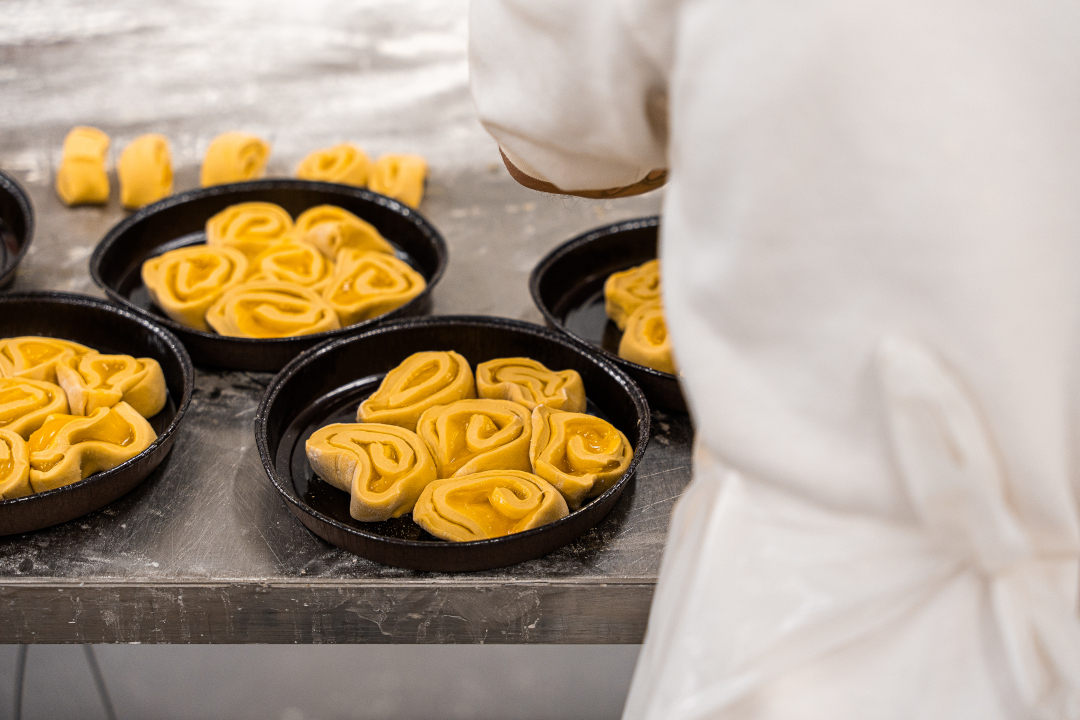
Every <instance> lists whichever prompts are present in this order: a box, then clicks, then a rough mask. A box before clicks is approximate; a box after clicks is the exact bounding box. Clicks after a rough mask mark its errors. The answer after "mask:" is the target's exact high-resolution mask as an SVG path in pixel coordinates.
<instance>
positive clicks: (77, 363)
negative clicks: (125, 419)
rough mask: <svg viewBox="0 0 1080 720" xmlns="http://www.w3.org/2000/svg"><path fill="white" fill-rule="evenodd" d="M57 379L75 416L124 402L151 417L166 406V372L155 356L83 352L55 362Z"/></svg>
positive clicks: (144, 415) (143, 414)
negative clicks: (163, 371) (143, 356)
mask: <svg viewBox="0 0 1080 720" xmlns="http://www.w3.org/2000/svg"><path fill="white" fill-rule="evenodd" d="M56 382H57V384H58V385H59V386H60V387H62V388H63V389H64V393H65V394H66V395H67V400H68V407H69V408H70V410H71V412H72V413H73V414H75V415H89V414H91V413H92V412H94V410H97V409H98V408H101V407H105V408H109V407H112V406H113V405H116V404H117V403H119V402H125V403H127V404H128V405H130V406H131V407H133V408H134V409H135V411H136V412H137V413H139V414H140V415H142V416H143V417H146V418H150V417H153V416H155V415H157V414H158V413H159V412H161V409H162V408H163V407H165V400H166V390H165V375H164V374H163V373H162V372H161V365H160V364H159V363H158V361H157V360H155V359H153V358H135V357H132V356H131V355H101V354H100V353H95V354H93V355H83V356H81V357H77V358H76V357H72V358H68V359H66V360H63V361H61V362H59V363H57V365H56Z"/></svg>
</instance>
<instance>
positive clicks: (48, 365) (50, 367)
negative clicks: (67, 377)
mask: <svg viewBox="0 0 1080 720" xmlns="http://www.w3.org/2000/svg"><path fill="white" fill-rule="evenodd" d="M96 352H97V350H94V349H92V348H88V347H86V346H85V345H80V344H78V343H73V342H68V341H67V340H57V339H56V338H48V337H37V336H23V337H14V338H4V339H2V340H0V377H13V378H28V379H30V380H44V381H46V382H51V383H55V382H56V363H57V362H59V361H60V360H64V359H66V358H69V357H73V356H75V355H86V354H89V353H96Z"/></svg>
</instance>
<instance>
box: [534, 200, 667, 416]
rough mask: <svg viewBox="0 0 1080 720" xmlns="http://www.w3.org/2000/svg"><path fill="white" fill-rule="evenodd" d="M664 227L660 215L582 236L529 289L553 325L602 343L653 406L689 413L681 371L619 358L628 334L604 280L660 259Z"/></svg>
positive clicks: (537, 272) (544, 266) (554, 255)
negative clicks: (612, 312) (612, 316)
mask: <svg viewBox="0 0 1080 720" xmlns="http://www.w3.org/2000/svg"><path fill="white" fill-rule="evenodd" d="M659 228H660V218H659V217H646V218H639V219H636V220H626V221H624V222H620V223H615V224H613V225H606V226H604V227H601V228H597V229H595V230H590V231H589V232H587V233H584V234H582V235H578V236H577V237H575V238H573V239H572V240H569V241H567V242H565V243H563V244H562V245H560V246H559V247H557V248H555V249H554V250H552V251H551V252H550V253H548V254H547V255H546V256H545V257H544V258H543V259H542V260H541V261H540V262H539V263H538V264H537V266H536V267H535V268H533V271H532V274H531V275H530V276H529V291H530V292H531V293H532V298H533V302H534V303H536V307H537V308H539V309H540V312H541V313H543V315H544V319H545V320H546V321H547V324H548V325H550V326H551V327H553V328H555V329H556V330H559V331H560V332H564V333H567V334H568V335H572V336H573V337H575V338H577V339H579V340H583V341H585V342H587V343H589V344H591V345H593V346H594V347H596V348H598V349H599V350H600V352H602V353H603V355H604V357H606V358H607V359H608V360H610V361H611V362H613V363H615V364H616V365H618V366H619V367H621V368H622V369H623V370H625V371H626V372H627V373H629V375H630V377H632V378H634V380H635V381H637V384H638V385H640V386H641V389H642V390H643V391H644V392H645V395H646V397H648V398H649V402H651V403H652V404H653V405H655V406H657V407H662V408H666V409H669V410H678V411H680V412H686V400H685V399H684V398H683V395H682V390H681V389H680V388H679V379H678V378H677V377H676V376H675V375H672V374H671V373H666V372H660V371H659V370H653V369H652V368H649V367H645V366H644V365H638V364H637V363H634V362H630V361H629V360H624V359H622V358H621V357H619V355H618V352H619V339H620V338H621V337H622V333H621V331H620V330H619V328H618V326H616V325H615V323H613V322H612V321H611V320H609V319H608V316H607V312H606V311H605V310H604V281H606V280H607V278H608V276H609V275H611V273H614V272H619V271H621V270H627V269H629V268H632V267H634V266H635V265H641V264H642V263H644V262H648V261H649V260H655V259H656V245H657V237H658V234H659Z"/></svg>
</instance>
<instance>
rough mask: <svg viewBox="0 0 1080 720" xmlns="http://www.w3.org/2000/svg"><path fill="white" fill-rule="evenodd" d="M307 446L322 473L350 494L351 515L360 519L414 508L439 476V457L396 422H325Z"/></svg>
mask: <svg viewBox="0 0 1080 720" xmlns="http://www.w3.org/2000/svg"><path fill="white" fill-rule="evenodd" d="M306 449H307V457H308V461H309V462H310V463H311V467H312V468H313V469H314V470H315V472H316V473H317V474H318V475H319V477H321V478H322V479H323V480H325V481H326V482H328V483H330V484H331V485H333V486H334V487H336V488H338V489H339V490H344V491H345V492H347V493H350V494H351V495H352V500H351V502H350V504H349V514H350V515H352V516H353V517H354V518H356V519H357V520H360V521H362V522H378V521H380V520H387V519H389V518H395V517H400V516H402V515H404V514H405V513H407V512H410V511H411V510H412V509H413V505H415V504H416V498H418V497H420V492H421V491H422V490H423V489H424V488H425V487H427V484H428V483H430V482H431V481H432V480H434V479H435V462H434V461H433V460H432V459H431V454H430V453H429V452H428V449H427V447H426V446H425V445H424V443H423V441H422V440H420V438H419V437H418V436H417V434H416V433H414V432H412V431H410V430H406V429H405V428H402V427H398V426H397V425H383V424H380V423H353V424H349V423H337V424H334V425H327V426H326V427H324V428H320V429H319V430H317V431H316V432H315V433H314V434H313V435H312V436H311V438H310V439H309V440H308V441H307V445H306Z"/></svg>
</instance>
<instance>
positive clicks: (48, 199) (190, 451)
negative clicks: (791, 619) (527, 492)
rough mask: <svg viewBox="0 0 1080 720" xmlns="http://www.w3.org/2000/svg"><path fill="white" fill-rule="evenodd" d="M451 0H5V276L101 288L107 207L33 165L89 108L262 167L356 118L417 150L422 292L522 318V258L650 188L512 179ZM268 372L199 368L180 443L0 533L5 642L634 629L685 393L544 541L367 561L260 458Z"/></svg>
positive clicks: (353, 127) (274, 165) (1, 69)
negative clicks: (263, 152) (432, 244)
mask: <svg viewBox="0 0 1080 720" xmlns="http://www.w3.org/2000/svg"><path fill="white" fill-rule="evenodd" d="M466 6H467V3H466V0H432V1H430V2H415V3H398V2H391V1H390V0H370V1H369V2H366V3H355V4H347V3H338V4H332V3H289V2H285V1H284V0H277V1H276V2H266V1H265V0H261V1H259V2H256V1H254V0H250V1H245V2H233V3H216V4H215V3H207V4H204V3H200V2H196V1H194V0H183V1H182V2H174V3H170V4H168V5H165V4H162V5H151V6H146V5H145V4H144V3H141V2H139V3H136V2H134V0H110V1H109V2H100V3H96V4H94V5H92V6H90V5H81V4H79V3H78V2H77V0H50V2H46V3H42V2H37V1H36V0H8V2H6V3H5V8H4V13H5V22H4V24H3V25H2V26H0V97H3V98H4V102H3V103H0V168H2V169H4V170H6V171H8V172H11V173H12V174H13V175H15V176H16V177H17V178H18V179H20V180H21V181H22V182H23V183H24V185H25V186H26V187H27V189H28V190H29V192H30V195H31V197H32V200H33V203H34V207H35V210H36V212H37V232H36V237H35V239H34V242H33V245H32V247H31V250H30V252H29V254H28V256H27V257H26V259H25V260H24V262H23V264H22V266H21V267H20V271H19V274H18V276H17V278H16V280H15V283H14V285H13V286H12V287H11V288H10V289H11V290H16V291H17V290H32V289H54V290H65V291H71V292H78V293H85V294H89V295H95V296H101V295H102V293H101V292H100V291H99V290H98V289H97V288H96V287H94V285H93V283H92V282H91V281H90V278H89V275H88V271H87V260H88V257H89V254H90V252H91V251H92V249H93V247H94V245H95V244H96V243H97V241H98V240H99V239H100V238H101V237H102V235H104V233H105V232H106V230H107V229H108V228H109V227H111V226H112V225H113V224H115V223H116V222H118V221H119V220H120V219H121V218H122V217H123V216H124V212H123V211H122V210H121V209H120V208H119V204H118V202H117V200H116V194H117V193H116V185H115V177H113V197H112V198H111V199H110V202H109V204H108V205H107V206H105V207H100V208H93V207H84V208H74V209H72V208H65V207H64V206H62V205H61V204H60V202H59V201H58V199H57V198H56V196H55V194H54V192H53V190H52V180H53V172H54V170H53V168H54V167H55V165H56V161H57V159H58V155H59V148H60V145H61V142H62V139H63V136H64V134H65V133H66V132H67V130H68V129H69V128H70V127H71V126H72V125H75V124H90V125H95V126H97V127H101V128H102V129H104V130H106V131H107V132H108V133H109V134H110V135H111V136H112V137H113V141H114V144H113V150H112V154H113V158H115V157H116V156H117V154H118V150H119V148H121V147H123V145H124V144H126V142H127V141H128V140H130V139H131V138H132V137H134V136H135V135H137V134H140V133H142V132H150V131H156V132H162V133H164V134H166V135H168V136H169V137H170V139H171V140H172V144H173V153H174V163H175V165H176V168H177V175H176V177H177V181H176V189H177V190H183V189H187V188H190V187H194V186H196V184H197V170H198V163H199V161H200V159H201V156H202V153H203V151H204V150H205V147H206V145H207V144H208V143H209V141H210V139H211V138H212V137H213V136H214V135H216V134H217V133H219V132H222V131H225V130H231V129H245V130H249V131H252V132H256V133H258V134H261V135H263V136H264V137H267V138H269V139H270V140H271V141H272V142H273V144H274V155H273V157H272V160H271V163H270V167H269V171H268V175H270V176H287V175H289V174H290V171H291V168H293V167H294V166H295V163H296V162H297V161H298V160H299V159H300V157H302V156H303V155H304V154H305V153H306V152H307V151H309V150H312V149H315V148H318V147H323V146H326V145H329V144H333V143H335V142H339V141H342V140H346V139H348V140H353V141H356V142H359V143H360V144H361V145H362V146H364V147H365V148H366V149H367V150H368V151H369V153H371V154H378V153H381V152H386V151H391V150H400V151H414V152H421V153H423V154H425V155H426V156H427V157H428V158H429V160H430V162H431V166H432V172H431V178H430V185H429V189H428V194H427V196H426V198H425V200H424V202H423V204H422V206H421V212H423V213H424V214H425V215H426V216H427V217H428V218H429V219H430V220H431V221H432V222H433V223H434V224H435V225H436V226H437V227H438V228H439V229H440V230H441V231H442V232H443V233H444V235H445V236H446V238H447V241H448V243H449V245H450V252H451V256H450V265H449V268H448V271H447V273H446V276H445V278H444V279H443V281H442V282H441V284H440V285H439V286H438V288H437V289H436V291H435V293H434V308H433V312H434V313H436V314H449V313H479V314H490V315H501V316H508V317H516V318H521V319H525V320H530V321H534V322H540V321H541V318H540V315H539V313H538V312H537V311H536V310H535V308H533V306H532V303H531V300H530V298H529V295H528V289H527V277H528V273H529V271H530V269H531V268H532V267H533V265H534V264H535V263H536V262H537V261H538V260H539V259H540V257H542V256H543V254H544V253H546V252H547V251H548V250H550V249H551V248H552V247H554V246H555V245H557V244H559V243H560V242H562V241H564V240H566V239H567V238H569V237H571V236H572V235H574V234H577V233H578V232H581V231H583V230H586V229H588V228H590V227H594V226H597V225H601V224H605V223H608V222H614V221H616V220H620V219H624V218H629V217H636V216H641V215H647V214H654V213H656V212H658V211H659V208H660V202H661V198H660V195H659V193H654V194H652V195H648V196H643V197H639V198H629V199H624V200H617V201H604V202H596V201H585V200H575V199H566V198H557V197H551V196H544V195H539V194H537V193H533V192H531V191H528V190H525V189H523V188H521V187H519V186H517V185H516V184H515V183H514V182H513V181H512V180H511V179H510V178H509V176H508V175H507V174H506V172H505V170H504V169H503V168H502V166H501V164H500V163H499V161H498V153H497V148H496V147H495V145H494V143H493V142H492V141H491V140H490V139H489V138H488V137H487V136H486V135H485V133H484V132H483V130H482V128H480V126H479V124H478V123H477V121H476V119H475V114H474V111H473V108H472V104H471V100H470V98H469V94H468V85H467V83H468V73H467V65H466V55H465V27H466V25H465V11H466ZM270 378H271V376H270V375H267V374H259V373H244V372H222V371H214V370H208V369H199V370H198V372H197V377H196V381H195V397H194V401H193V403H192V405H191V408H190V410H189V412H188V415H187V417H186V420H185V422H184V424H183V427H182V428H181V429H180V431H179V434H178V436H177V441H176V446H175V448H174V449H173V451H172V454H171V455H170V456H169V457H168V458H167V460H166V461H165V463H164V464H163V465H162V467H161V468H159V469H158V471H157V472H155V473H154V474H153V475H152V476H151V477H150V479H148V480H147V481H146V482H145V483H144V484H143V485H141V486H140V487H139V488H137V489H136V490H135V491H133V492H132V493H130V494H129V495H127V496H125V497H124V498H122V499H120V500H119V501H117V502H115V503H113V504H112V505H110V506H108V507H106V508H104V509H103V510H101V511H99V512H96V513H93V514H91V515H88V516H86V517H83V518H81V519H79V520H75V521H72V522H69V523H66V524H64V525H61V526H58V527H54V528H50V529H46V530H42V531H39V532H34V533H28V534H25V535H21V536H14V537H8V538H0V642H3V643H11V642H18V643H23V642H94V643H98V642H192V643H195V642H215V643H249V642H257V643H293V642H301V643H305V642H370V643H450V642H456V643H637V642H640V641H641V639H642V636H643V633H644V629H645V624H646V619H647V615H648V609H649V604H650V600H651V597H652V592H653V588H654V585H655V582H656V577H657V572H658V569H659V564H660V557H661V554H662V551H663V546H664V539H665V535H666V532H667V527H668V522H669V518H670V513H671V508H672V505H673V503H674V501H675V499H676V498H677V497H678V496H679V494H680V493H681V491H682V490H683V488H684V487H685V485H686V484H687V483H688V481H689V477H690V473H689V466H690V439H691V434H692V431H691V428H690V425H689V420H688V417H687V416H686V415H682V414H669V413H663V412H655V413H654V416H653V428H654V435H653V437H652V440H651V442H650V444H649V448H648V451H647V453H646V456H645V459H644V461H643V462H642V464H641V466H640V467H639V469H638V472H637V477H636V480H635V482H634V483H633V484H632V485H631V487H630V488H629V489H628V491H627V493H626V494H625V495H624V497H623V499H622V500H621V501H620V502H619V504H618V505H617V507H616V508H615V510H614V511H613V512H612V514H611V515H610V516H609V517H608V518H607V519H606V520H604V521H603V522H602V523H601V524H600V525H599V526H597V527H596V528H595V529H594V530H592V531H591V532H589V533H588V534H586V535H585V536H584V537H582V538H581V539H580V540H578V541H576V542H575V543H573V544H571V545H569V546H566V547H564V548H562V549H561V550H559V551H557V552H554V553H552V554H551V555H548V556H546V557H544V558H540V559H538V560H534V561H531V562H527V563H523V564H520V565H516V566H513V567H508V568H503V569H499V570H492V571H488V572H480V573H467V574H460V575H442V574H434V573H417V572H411V571H405V570H398V569H394V568H388V567H383V566H380V565H377V564H375V563H373V562H370V561H367V560H364V559H362V558H359V557H356V556H353V555H351V554H349V553H347V552H345V551H341V550H338V549H336V548H334V547H332V546H330V545H328V544H326V543H324V542H323V541H321V540H320V539H318V538H317V537H315V536H314V535H312V534H311V533H310V532H308V531H307V530H306V529H305V528H304V527H303V526H302V525H301V524H300V522H299V521H298V520H296V519H295V518H294V517H293V516H292V515H291V514H290V513H289V511H288V510H287V509H286V507H285V505H284V503H283V502H282V501H281V499H280V498H279V496H278V494H277V492H276V491H275V490H274V488H273V486H272V485H271V484H270V482H269V481H268V480H267V478H266V476H265V474H264V472H263V469H262V467H261V464H260V462H259V458H258V454H257V452H256V449H255V443H254V436H253V431H252V425H253V419H254V414H255V409H256V406H257V405H258V402H259V399H260V397H261V394H262V392H263V389H264V387H265V386H266V385H267V383H268V382H269V381H270Z"/></svg>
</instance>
